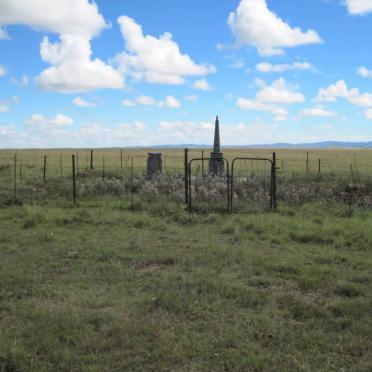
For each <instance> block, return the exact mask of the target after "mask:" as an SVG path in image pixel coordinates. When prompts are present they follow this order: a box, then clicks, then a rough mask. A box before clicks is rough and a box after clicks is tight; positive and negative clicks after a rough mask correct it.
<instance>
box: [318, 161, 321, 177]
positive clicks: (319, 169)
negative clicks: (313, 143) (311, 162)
mask: <svg viewBox="0 0 372 372" xmlns="http://www.w3.org/2000/svg"><path fill="white" fill-rule="evenodd" d="M320 171H321V168H320V159H319V160H318V172H319V174H320Z"/></svg>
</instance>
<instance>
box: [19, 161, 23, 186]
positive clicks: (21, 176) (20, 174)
mask: <svg viewBox="0 0 372 372" xmlns="http://www.w3.org/2000/svg"><path fill="white" fill-rule="evenodd" d="M22 165H23V164H22V161H20V162H19V179H20V180H21V185H22V184H23V172H22V170H23V169H22Z"/></svg>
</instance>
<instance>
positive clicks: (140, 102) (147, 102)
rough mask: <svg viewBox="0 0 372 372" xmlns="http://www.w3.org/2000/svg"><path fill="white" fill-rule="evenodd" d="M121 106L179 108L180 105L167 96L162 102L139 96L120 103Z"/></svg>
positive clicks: (173, 98) (174, 99)
mask: <svg viewBox="0 0 372 372" xmlns="http://www.w3.org/2000/svg"><path fill="white" fill-rule="evenodd" d="M122 104H123V106H126V107H134V106H158V107H168V108H179V107H181V106H182V105H181V103H180V102H179V101H178V100H177V99H176V98H175V97H173V96H167V97H166V98H165V100H164V101H159V102H158V101H157V100H156V99H155V98H154V97H151V96H139V97H137V98H135V99H133V100H129V99H126V100H124V101H123V102H122Z"/></svg>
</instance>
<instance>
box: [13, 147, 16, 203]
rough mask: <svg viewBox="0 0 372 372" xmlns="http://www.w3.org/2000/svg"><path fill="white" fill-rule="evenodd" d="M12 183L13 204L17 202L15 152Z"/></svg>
mask: <svg viewBox="0 0 372 372" xmlns="http://www.w3.org/2000/svg"><path fill="white" fill-rule="evenodd" d="M13 177H14V180H13V181H14V184H13V188H14V190H13V193H14V195H13V196H14V204H16V203H17V153H15V154H14V174H13Z"/></svg>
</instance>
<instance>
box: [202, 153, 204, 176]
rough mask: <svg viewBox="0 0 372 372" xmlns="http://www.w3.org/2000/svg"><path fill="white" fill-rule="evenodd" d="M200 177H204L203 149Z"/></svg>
mask: <svg viewBox="0 0 372 372" xmlns="http://www.w3.org/2000/svg"><path fill="white" fill-rule="evenodd" d="M202 177H203V178H204V150H202Z"/></svg>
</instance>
